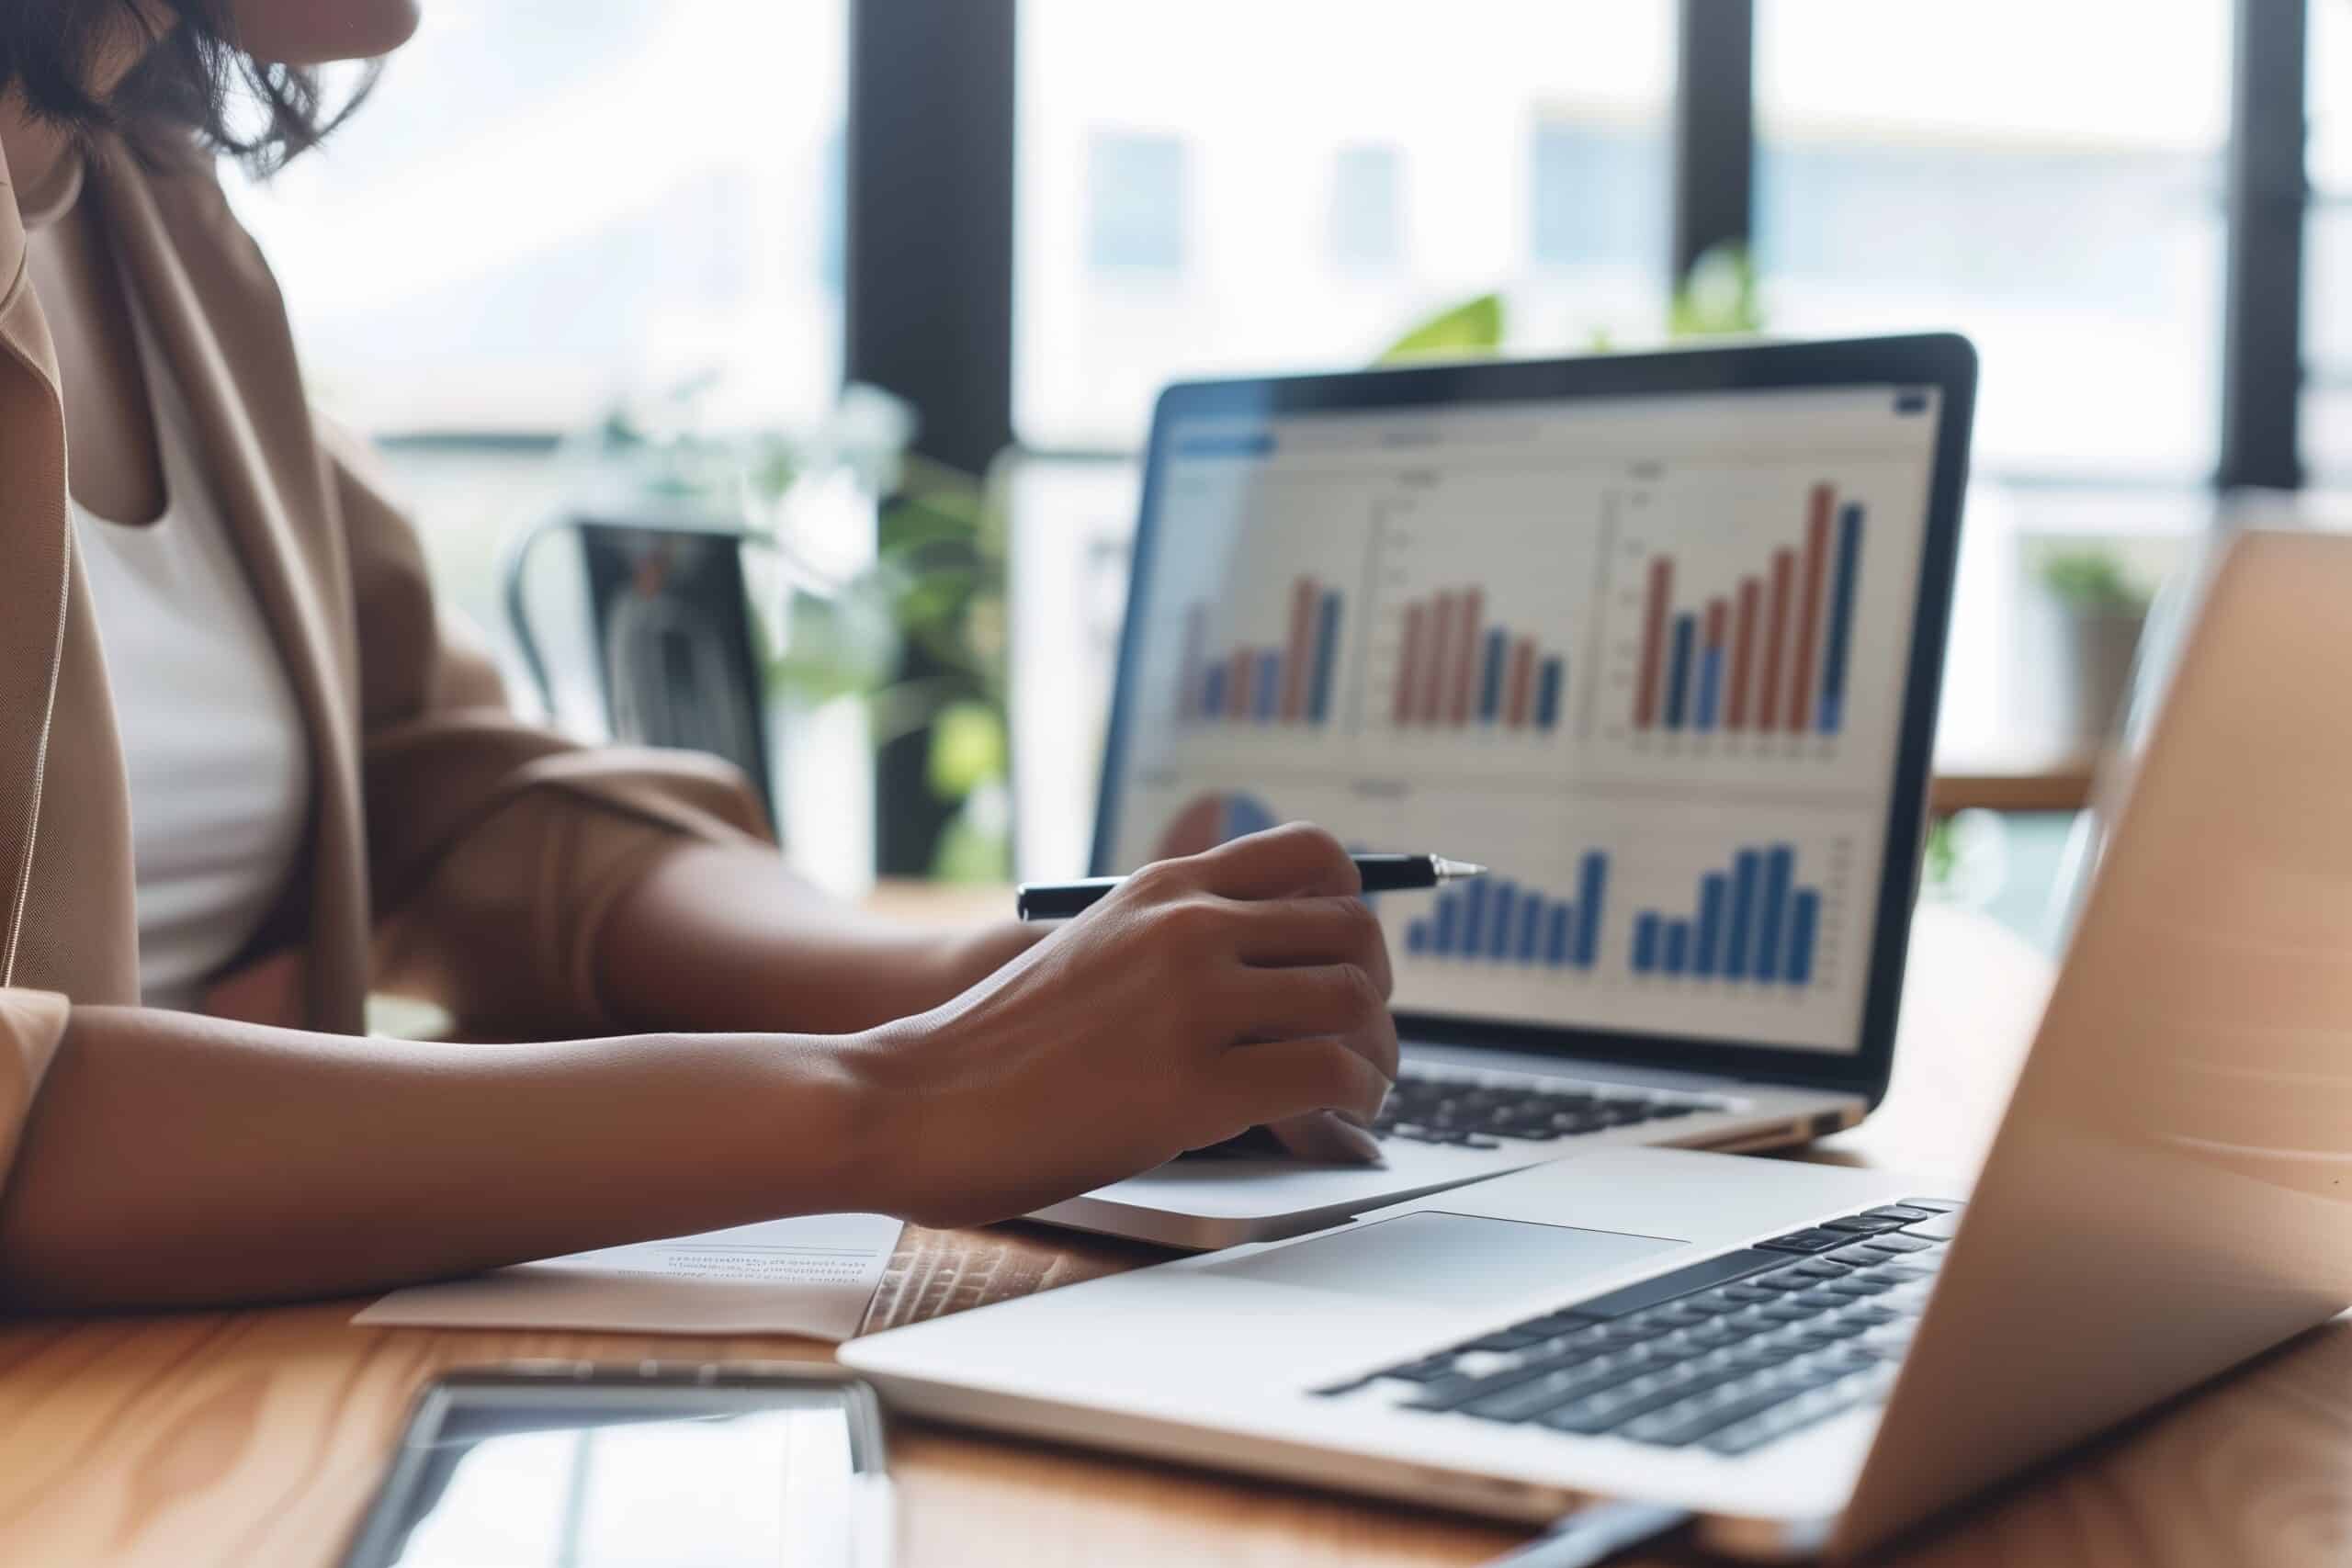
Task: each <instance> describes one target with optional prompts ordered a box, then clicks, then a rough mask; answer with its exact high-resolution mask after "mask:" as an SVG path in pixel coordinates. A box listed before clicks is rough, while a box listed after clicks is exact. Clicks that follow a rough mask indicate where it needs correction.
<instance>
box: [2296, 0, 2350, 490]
mask: <svg viewBox="0 0 2352 1568" xmlns="http://www.w3.org/2000/svg"><path fill="white" fill-rule="evenodd" d="M2304 73H2305V75H2306V77H2307V79H2308V80H2309V81H2310V83H2311V88H2310V93H2309V97H2308V111H2309V113H2310V116H2311V140H2310V141H2309V143H2308V144H2307V149H2308V150H2307V154H2306V164H2307V170H2306V172H2307V174H2308V176H2309V178H2310V181H2311V193H2312V194H2311V210H2310V213H2309V215H2308V216H2307V217H2306V219H2305V220H2304V228H2303V406H2302V433H2303V463H2304V466H2305V467H2306V468H2309V469H2310V470H2311V474H2312V479H2315V480H2320V481H2326V482H2335V483H2338V484H2340V483H2342V482H2344V481H2345V480H2346V479H2352V14H2347V13H2346V10H2345V7H2344V6H2343V4H2342V3H2341V0H2329V3H2324V4H2322V3H2314V4H2313V5H2312V8H2311V50H2310V55H2309V58H2308V59H2307V60H2306V62H2305V64H2304Z"/></svg>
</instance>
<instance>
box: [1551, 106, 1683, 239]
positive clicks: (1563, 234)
mask: <svg viewBox="0 0 2352 1568" xmlns="http://www.w3.org/2000/svg"><path fill="white" fill-rule="evenodd" d="M1665 169H1666V152H1665V144H1664V140H1663V137H1662V135H1661V133H1660V131H1659V130H1658V129H1657V127H1655V126H1650V125H1636V126H1626V125H1611V124H1609V123H1606V122H1598V123H1596V122H1591V121H1586V120H1579V119H1570V118H1544V119H1539V120H1538V121H1537V122H1536V124H1535V128H1534V142H1533V145H1532V147H1531V148H1530V149H1529V155H1528V176H1529V178H1528V215H1529V236H1528V237H1529V244H1530V249H1531V251H1532V256H1533V259H1534V262H1535V265H1537V266H1539V267H1547V268H1555V269H1573V268H1576V267H1579V266H1590V265H1596V264H1600V265H1613V266H1618V267H1652V268H1656V269H1658V270H1659V271H1660V272H1661V274H1662V273H1663V270H1664V267H1665V265H1666V222H1667V214H1666V206H1665V203H1663V202H1661V201H1660V200H1658V198H1657V188H1656V186H1657V181H1658V180H1659V179H1660V178H1661V177H1663V175H1664V173H1665Z"/></svg>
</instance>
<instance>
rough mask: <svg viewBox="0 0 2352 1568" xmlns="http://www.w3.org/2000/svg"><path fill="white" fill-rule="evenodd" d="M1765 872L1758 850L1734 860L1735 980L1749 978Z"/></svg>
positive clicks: (1728, 948) (1727, 950)
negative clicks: (1751, 939)
mask: <svg viewBox="0 0 2352 1568" xmlns="http://www.w3.org/2000/svg"><path fill="white" fill-rule="evenodd" d="M1763 872H1764V857H1763V856H1762V855H1759V854H1758V853H1757V852H1755V851H1754V850H1742V851H1740V852H1739V853H1738V854H1737V855H1736V856H1734V857H1733V860H1732V877H1731V932H1730V936H1729V939H1728V940H1727V941H1726V942H1724V975H1725V976H1728V977H1730V978H1731V979H1734V980H1742V979H1746V978H1747V953H1748V947H1747V933H1748V932H1749V931H1752V930H1754V929H1755V921H1756V884H1757V882H1758V880H1759V879H1760V878H1761V877H1762V875H1763ZM1472 886H1476V884H1473V885H1472Z"/></svg>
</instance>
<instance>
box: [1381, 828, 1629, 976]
mask: <svg viewBox="0 0 2352 1568" xmlns="http://www.w3.org/2000/svg"><path fill="white" fill-rule="evenodd" d="M1608 899H1609V856H1608V854H1607V853H1606V852H1602V851H1600V850H1589V851H1587V852H1585V854H1584V855H1583V857H1582V859H1581V861H1580V862H1579V864H1578V870H1577V884H1576V887H1575V889H1574V891H1573V893H1572V894H1571V895H1569V896H1566V897H1554V896H1552V895H1550V894H1547V893H1546V892H1544V890H1543V889H1542V888H1538V887H1525V886H1521V885H1520V884H1519V883H1518V882H1516V881H1514V880H1513V879H1511V878H1510V877H1508V876H1489V877H1482V878H1480V879H1479V880H1477V881H1475V882H1471V883H1469V884H1467V885H1465V886H1461V887H1458V888H1453V889H1451V890H1449V891H1447V892H1443V893H1441V894H1439V895H1438V896H1437V897H1436V899H1435V900H1434V902H1433V903H1432V904H1431V906H1430V909H1429V912H1428V913H1426V914H1422V915H1418V916H1415V917H1414V918H1413V919H1412V920H1411V921H1410V922H1409V923H1408V925H1407V926H1406V928H1405V952H1406V953H1407V954H1408V956H1410V957H1412V958H1416V959H1428V960H1430V961H1432V962H1439V963H1455V964H1518V965H1520V966H1521V967H1531V966H1538V965H1540V966H1541V967H1543V968H1545V969H1550V970H1555V971H1572V972H1575V973H1577V974H1582V975H1590V974H1592V973H1593V972H1594V971H1595V970H1596V968H1597V967H1598V966H1599V964H1600V936H1601V930H1602V925H1603V922H1604V921H1605V920H1606V919H1607V918H1608V912H1609V904H1608Z"/></svg>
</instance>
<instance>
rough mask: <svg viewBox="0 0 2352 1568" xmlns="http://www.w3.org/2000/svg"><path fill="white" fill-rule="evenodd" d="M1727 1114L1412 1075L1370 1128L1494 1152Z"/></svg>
mask: <svg viewBox="0 0 2352 1568" xmlns="http://www.w3.org/2000/svg"><path fill="white" fill-rule="evenodd" d="M1720 1109H1723V1108H1722V1107H1721V1106H1720V1105H1718V1104H1717V1103H1716V1102H1714V1101H1713V1100H1701V1099H1697V1098H1688V1097H1686V1098H1684V1099H1680V1100H1674V1099H1668V1098H1664V1097H1651V1096H1646V1095H1638V1094H1633V1093H1629V1092H1627V1091H1626V1090H1624V1089H1604V1088H1602V1087H1601V1086H1600V1085H1597V1084H1596V1085H1593V1086H1590V1087H1589V1088H1572V1087H1566V1086H1552V1087H1546V1086H1542V1085H1537V1084H1510V1083H1493V1082H1484V1081H1479V1080H1476V1079H1470V1078H1452V1077H1429V1076H1425V1075H1423V1074H1420V1073H1417V1072H1413V1071H1410V1070H1409V1069H1408V1071H1407V1072H1406V1073H1405V1074H1404V1076H1402V1077H1399V1078H1398V1079H1397V1087H1396V1088H1394V1089H1390V1090H1389V1091H1388V1102H1387V1103H1386V1104H1385V1105H1383V1106H1382V1107H1381V1108H1380V1115H1379V1116H1378V1118H1376V1119H1375V1120H1374V1122H1373V1124H1372V1130H1373V1132H1374V1134H1378V1135H1379V1136H1381V1137H1384V1138H1402V1139H1405V1140H1407V1141H1408V1142H1410V1143H1417V1144H1453V1145H1459V1146H1461V1147H1464V1148H1472V1149H1493V1148H1500V1147H1501V1146H1502V1144H1501V1140H1502V1139H1505V1138H1517V1139H1521V1140H1524V1141H1527V1142H1531V1143H1550V1142H1552V1141H1554V1140H1555V1139H1558V1138H1573V1137H1577V1136H1579V1135H1581V1134H1587V1133H1604V1132H1607V1131H1608V1130H1609V1129H1611V1128H1612V1127H1631V1126H1634V1124H1636V1123H1638V1122H1665V1121H1669V1120H1672V1119H1674V1118H1676V1117H1681V1116H1689V1115H1691V1114H1692V1113H1693V1112H1696V1111H1714V1110H1720Z"/></svg>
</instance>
